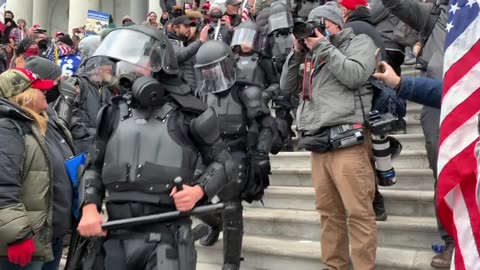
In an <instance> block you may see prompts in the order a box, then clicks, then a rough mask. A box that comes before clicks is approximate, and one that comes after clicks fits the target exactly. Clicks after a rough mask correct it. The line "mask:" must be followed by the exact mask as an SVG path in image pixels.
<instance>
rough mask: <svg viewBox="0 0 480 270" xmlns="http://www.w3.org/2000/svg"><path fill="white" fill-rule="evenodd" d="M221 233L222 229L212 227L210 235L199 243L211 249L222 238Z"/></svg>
mask: <svg viewBox="0 0 480 270" xmlns="http://www.w3.org/2000/svg"><path fill="white" fill-rule="evenodd" d="M221 231H222V230H221V229H220V228H213V227H210V229H209V232H208V234H207V235H205V236H204V237H202V238H200V240H199V241H198V242H199V243H200V244H201V245H202V246H205V247H211V246H213V245H215V243H216V242H217V241H218V237H219V236H220V232H221Z"/></svg>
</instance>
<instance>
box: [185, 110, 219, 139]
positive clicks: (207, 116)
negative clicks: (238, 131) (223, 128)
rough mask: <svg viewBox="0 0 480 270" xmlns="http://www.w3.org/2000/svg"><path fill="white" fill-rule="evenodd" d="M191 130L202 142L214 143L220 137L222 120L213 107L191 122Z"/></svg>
mask: <svg viewBox="0 0 480 270" xmlns="http://www.w3.org/2000/svg"><path fill="white" fill-rule="evenodd" d="M190 132H191V133H192V135H193V138H194V139H195V141H197V142H198V143H200V144H203V145H205V144H207V145H209V144H213V143H214V142H215V141H216V140H217V138H219V137H220V122H219V120H218V116H217V113H215V111H214V110H213V108H212V107H209V108H208V109H207V110H205V111H204V112H203V113H202V114H201V115H200V116H198V117H197V118H195V119H193V120H192V121H191V122H190Z"/></svg>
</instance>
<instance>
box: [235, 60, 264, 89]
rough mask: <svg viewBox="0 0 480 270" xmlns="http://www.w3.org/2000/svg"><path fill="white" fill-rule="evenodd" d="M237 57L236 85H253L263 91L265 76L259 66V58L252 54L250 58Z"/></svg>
mask: <svg viewBox="0 0 480 270" xmlns="http://www.w3.org/2000/svg"><path fill="white" fill-rule="evenodd" d="M236 57H237V67H238V71H237V74H238V75H237V83H240V84H245V85H255V86H259V87H260V88H263V89H265V88H266V87H267V80H266V74H265V71H264V70H263V68H262V67H261V66H260V64H259V60H260V58H259V56H258V55H257V54H256V53H254V54H253V55H250V56H236Z"/></svg>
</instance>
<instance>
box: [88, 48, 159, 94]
mask: <svg viewBox="0 0 480 270" xmlns="http://www.w3.org/2000/svg"><path fill="white" fill-rule="evenodd" d="M152 74H153V71H151V70H150V69H148V68H146V67H145V66H140V65H135V64H132V63H129V62H126V61H117V60H116V59H111V58H109V57H105V56H93V57H91V58H89V59H87V61H86V62H85V65H84V67H83V72H82V75H84V76H87V77H88V79H89V80H90V81H91V82H93V83H95V84H97V85H99V86H105V87H112V88H113V89H118V90H121V91H129V90H130V89H131V87H132V85H133V82H134V81H135V80H136V79H137V78H139V77H142V76H152Z"/></svg>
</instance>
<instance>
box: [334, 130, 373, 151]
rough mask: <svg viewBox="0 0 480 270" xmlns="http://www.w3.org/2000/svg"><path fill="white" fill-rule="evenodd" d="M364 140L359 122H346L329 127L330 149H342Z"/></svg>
mask: <svg viewBox="0 0 480 270" xmlns="http://www.w3.org/2000/svg"><path fill="white" fill-rule="evenodd" d="M364 141H365V137H364V132H363V127H362V125H361V124H346V125H340V126H336V127H331V128H330V142H331V144H332V149H333V150H336V149H344V148H348V147H350V146H354V145H357V144H362V143H363V142H364Z"/></svg>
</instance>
